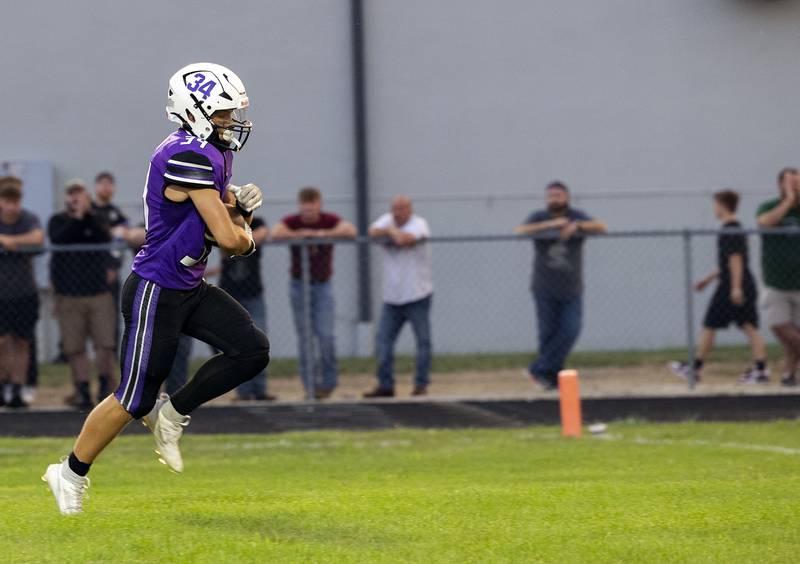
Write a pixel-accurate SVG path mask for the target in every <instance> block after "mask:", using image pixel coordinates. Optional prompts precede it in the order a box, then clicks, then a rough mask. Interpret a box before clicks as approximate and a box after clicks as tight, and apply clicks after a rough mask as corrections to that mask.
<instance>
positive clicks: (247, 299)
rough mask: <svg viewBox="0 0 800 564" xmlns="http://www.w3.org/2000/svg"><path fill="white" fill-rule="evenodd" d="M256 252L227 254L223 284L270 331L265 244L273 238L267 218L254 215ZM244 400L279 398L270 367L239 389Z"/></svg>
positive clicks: (220, 280) (223, 287)
mask: <svg viewBox="0 0 800 564" xmlns="http://www.w3.org/2000/svg"><path fill="white" fill-rule="evenodd" d="M250 228H251V229H252V230H253V242H255V244H256V251H255V252H254V253H253V254H252V255H249V256H246V257H225V258H223V259H222V272H221V275H220V279H219V287H220V288H222V289H223V290H225V291H226V292H228V293H229V294H230V295H231V296H233V298H234V299H235V300H236V301H237V302H239V303H240V304H242V306H243V307H244V308H245V309H246V310H247V311H248V312H249V313H250V317H252V318H253V323H255V325H256V327H258V328H259V329H261V330H262V331H264V332H266V330H267V308H266V304H265V303H264V282H263V280H262V279H261V244H262V243H263V242H264V241H266V239H267V237H269V228H268V227H267V224H266V223H265V222H264V220H263V219H261V218H260V217H254V218H253V222H252V223H251V224H250ZM236 397H237V399H240V400H266V401H272V400H275V399H276V398H275V396H271V395H269V394H268V393H267V373H266V370H263V371H262V372H260V373H259V374H258V375H257V376H255V377H254V378H253V379H252V380H248V381H247V382H244V383H243V384H240V385H239V386H238V387H237V388H236Z"/></svg>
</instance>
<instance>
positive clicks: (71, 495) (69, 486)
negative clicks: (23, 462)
mask: <svg viewBox="0 0 800 564" xmlns="http://www.w3.org/2000/svg"><path fill="white" fill-rule="evenodd" d="M42 481H44V482H47V485H48V486H50V491H51V492H53V496H54V497H55V498H56V504H58V510H59V511H61V514H62V515H77V514H79V513H83V498H84V497H85V496H86V490H88V489H89V486H90V484H91V482H90V481H89V478H86V477H84V476H78V475H77V474H76V473H75V472H73V471H72V470H70V468H69V466H68V464H67V461H66V459H65V460H64V461H62V462H61V463H60V464H51V465H50V466H48V467H47V470H46V471H45V473H44V476H42Z"/></svg>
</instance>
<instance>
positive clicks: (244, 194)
mask: <svg viewBox="0 0 800 564" xmlns="http://www.w3.org/2000/svg"><path fill="white" fill-rule="evenodd" d="M228 190H230V191H231V193H232V194H233V195H234V196H235V197H236V207H238V208H239V209H240V210H242V212H243V213H244V214H246V215H252V213H253V211H255V209H256V208H258V207H259V206H261V204H263V203H264V201H263V198H262V195H261V188H259V187H258V186H256V185H255V184H245V185H244V186H236V185H235V184H230V185H228Z"/></svg>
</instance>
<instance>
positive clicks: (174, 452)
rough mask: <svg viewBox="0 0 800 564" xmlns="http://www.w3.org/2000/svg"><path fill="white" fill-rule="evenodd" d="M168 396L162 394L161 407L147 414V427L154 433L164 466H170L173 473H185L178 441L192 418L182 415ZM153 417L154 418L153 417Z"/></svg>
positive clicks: (158, 452)
mask: <svg viewBox="0 0 800 564" xmlns="http://www.w3.org/2000/svg"><path fill="white" fill-rule="evenodd" d="M164 396H166V394H162V397H161V398H159V399H160V400H163V401H162V402H161V404H160V405H158V404H157V405H156V407H158V410H157V412H156V413H154V412H153V411H156V408H155V407H154V408H153V411H151V412H150V413H148V414H147V417H145V418H144V419H146V420H147V422H146V423H145V425H146V426H147V427H148V428H149V429H150V430H151V431H152V432H153V438H154V439H155V441H156V454H158V455H159V456H160V458H159V459H158V461H159V462H161V463H162V464H166V465H167V466H169V468H170V470H172V471H173V472H178V473H180V472H183V457H182V456H181V449H180V447H179V446H178V441H179V440H180V438H181V436H182V435H183V428H184V427H186V426H187V425H188V424H189V421H190V420H191V417H189V416H188V415H181V414H180V413H178V412H177V411H175V408H174V407H172V404H171V403H170V402H169V401H168V400H169V397H168V396H167V397H166V399H164ZM151 415H152V417H151Z"/></svg>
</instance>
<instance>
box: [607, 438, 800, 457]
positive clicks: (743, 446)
mask: <svg viewBox="0 0 800 564" xmlns="http://www.w3.org/2000/svg"><path fill="white" fill-rule="evenodd" d="M597 438H598V439H600V440H604V441H626V442H632V443H635V444H638V445H657V446H669V445H676V446H701V447H712V448H724V449H733V450H750V451H754V452H771V453H774V454H785V455H788V456H798V455H800V448H792V447H784V446H778V445H759V444H750V443H731V442H724V443H718V442H714V441H706V440H702V439H691V440H675V439H648V438H646V437H623V436H621V435H598V436H597Z"/></svg>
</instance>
